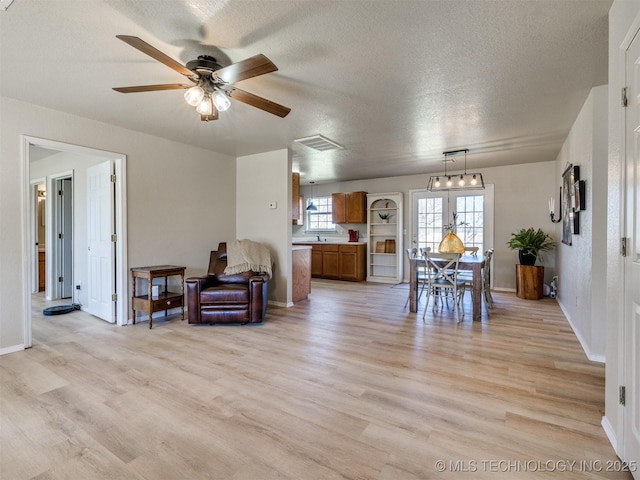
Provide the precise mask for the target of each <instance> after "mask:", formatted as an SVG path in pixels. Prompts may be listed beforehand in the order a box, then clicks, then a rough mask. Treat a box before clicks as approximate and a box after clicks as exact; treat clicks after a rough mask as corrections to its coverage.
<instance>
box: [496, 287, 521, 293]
mask: <svg viewBox="0 0 640 480" xmlns="http://www.w3.org/2000/svg"><path fill="white" fill-rule="evenodd" d="M491 291H492V292H505V293H516V289H515V288H503V287H502V288H501V287H498V288H496V287H494V288H492V289H491Z"/></svg>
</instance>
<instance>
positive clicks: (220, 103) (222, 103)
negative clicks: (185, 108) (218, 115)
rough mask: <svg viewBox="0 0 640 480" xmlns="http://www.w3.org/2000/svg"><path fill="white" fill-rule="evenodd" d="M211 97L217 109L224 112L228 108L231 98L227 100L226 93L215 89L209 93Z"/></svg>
mask: <svg viewBox="0 0 640 480" xmlns="http://www.w3.org/2000/svg"><path fill="white" fill-rule="evenodd" d="M211 97H212V98H213V103H215V105H216V108H217V109H218V111H220V112H224V111H226V110H229V107H230V106H231V100H229V97H227V95H226V94H225V93H224V92H223V91H222V90H216V91H215V92H213V93H212V94H211Z"/></svg>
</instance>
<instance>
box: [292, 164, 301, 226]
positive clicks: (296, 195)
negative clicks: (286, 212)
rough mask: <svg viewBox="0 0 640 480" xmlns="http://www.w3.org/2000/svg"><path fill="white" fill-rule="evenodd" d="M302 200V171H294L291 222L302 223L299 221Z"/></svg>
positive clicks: (294, 223)
mask: <svg viewBox="0 0 640 480" xmlns="http://www.w3.org/2000/svg"><path fill="white" fill-rule="evenodd" d="M301 203H302V202H301V201H300V173H298V172H293V173H292V174H291V222H292V223H293V225H301V224H300V223H298V222H299V221H300V218H301V216H302V209H301V208H300V207H301Z"/></svg>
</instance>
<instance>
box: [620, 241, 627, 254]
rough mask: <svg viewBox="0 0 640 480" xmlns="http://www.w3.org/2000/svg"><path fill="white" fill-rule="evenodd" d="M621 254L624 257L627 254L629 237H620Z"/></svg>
mask: <svg viewBox="0 0 640 480" xmlns="http://www.w3.org/2000/svg"><path fill="white" fill-rule="evenodd" d="M620 255H622V256H623V257H626V256H627V237H622V238H621V239H620Z"/></svg>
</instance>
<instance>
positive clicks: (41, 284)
mask: <svg viewBox="0 0 640 480" xmlns="http://www.w3.org/2000/svg"><path fill="white" fill-rule="evenodd" d="M45 260H46V257H45V253H44V252H38V291H39V292H44V289H45V285H46V283H45V273H46V269H45V264H46V261H45Z"/></svg>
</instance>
